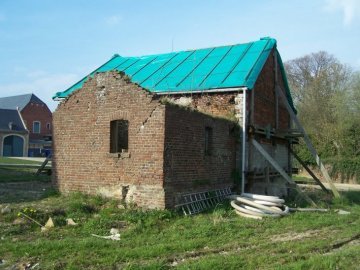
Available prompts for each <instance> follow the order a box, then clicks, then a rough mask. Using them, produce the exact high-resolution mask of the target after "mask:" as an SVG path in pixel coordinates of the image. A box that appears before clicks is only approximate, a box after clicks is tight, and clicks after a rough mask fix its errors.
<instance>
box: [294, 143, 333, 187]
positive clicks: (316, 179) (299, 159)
mask: <svg viewBox="0 0 360 270" xmlns="http://www.w3.org/2000/svg"><path fill="white" fill-rule="evenodd" d="M290 152H291V154H292V155H293V156H294V158H296V159H297V161H299V162H300V164H301V166H303V167H304V169H305V170H306V171H307V172H308V173H309V174H310V175H311V177H312V178H313V179H314V180H315V182H316V183H318V184H319V186H320V187H321V188H322V189H323V190H324V191H325V192H326V193H329V191H328V190H327V188H326V187H325V186H324V185H323V183H321V181H320V179H319V178H317V177H316V175H315V174H314V173H313V172H312V171H311V170H310V168H309V167H308V166H307V165H306V164H305V163H304V161H302V160H301V158H300V157H299V156H298V155H297V154H295V152H294V151H293V150H292V149H290Z"/></svg>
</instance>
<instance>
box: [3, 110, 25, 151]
mask: <svg viewBox="0 0 360 270" xmlns="http://www.w3.org/2000/svg"><path fill="white" fill-rule="evenodd" d="M28 143H29V131H28V130H27V129H26V127H25V123H24V120H23V119H22V117H21V114H20V112H19V111H18V110H9V109H0V156H5V157H23V156H27V152H28Z"/></svg>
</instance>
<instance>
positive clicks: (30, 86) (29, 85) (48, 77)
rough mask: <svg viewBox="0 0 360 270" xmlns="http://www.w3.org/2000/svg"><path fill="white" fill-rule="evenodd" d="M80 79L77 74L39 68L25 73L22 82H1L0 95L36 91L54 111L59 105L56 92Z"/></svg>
mask: <svg viewBox="0 0 360 270" xmlns="http://www.w3.org/2000/svg"><path fill="white" fill-rule="evenodd" d="M79 79H80V76H78V75H77V74H71V73H69V74H47V73H46V72H43V71H40V70H39V71H35V72H30V73H28V74H25V76H24V80H23V81H21V82H16V83H9V84H0V96H2V97H5V96H14V95H21V94H27V93H34V94H35V95H37V96H38V97H39V98H40V99H41V100H42V101H44V102H45V103H46V104H47V105H48V107H49V108H50V110H51V111H54V110H55V108H56V106H57V102H55V101H53V100H52V97H53V96H54V94H55V93H56V92H59V91H63V90H66V89H67V88H68V87H70V86H71V85H73V84H74V83H76V82H77V81H78V80H79Z"/></svg>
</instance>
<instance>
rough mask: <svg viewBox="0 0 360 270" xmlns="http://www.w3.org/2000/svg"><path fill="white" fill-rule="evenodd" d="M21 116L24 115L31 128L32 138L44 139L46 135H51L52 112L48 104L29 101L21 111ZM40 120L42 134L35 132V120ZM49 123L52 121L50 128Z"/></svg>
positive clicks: (30, 136) (27, 124)
mask: <svg viewBox="0 0 360 270" xmlns="http://www.w3.org/2000/svg"><path fill="white" fill-rule="evenodd" d="M21 116H22V117H23V119H24V121H25V123H26V127H27V129H28V130H29V132H30V134H29V138H30V140H34V139H35V140H36V139H43V137H44V136H48V135H51V129H52V114H51V111H50V110H49V108H48V107H47V106H46V104H44V103H42V104H39V103H32V102H31V103H29V104H28V105H26V106H25V108H24V109H23V110H22V111H21ZM34 121H39V122H40V123H41V125H40V128H41V129H40V134H39V133H33V122H34ZM47 123H50V130H48V129H47Z"/></svg>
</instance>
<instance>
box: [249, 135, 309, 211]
mask: <svg viewBox="0 0 360 270" xmlns="http://www.w3.org/2000/svg"><path fill="white" fill-rule="evenodd" d="M251 143H252V145H254V146H255V148H256V149H257V150H258V151H259V153H260V154H261V155H263V157H264V158H265V159H266V160H267V161H269V163H270V164H271V165H272V166H273V167H274V168H275V169H276V170H277V171H278V172H279V173H280V174H281V176H282V177H284V178H285V180H286V181H288V182H289V183H290V184H293V185H294V186H295V189H296V190H297V191H298V192H299V194H301V195H302V196H303V197H304V199H305V200H306V201H307V202H308V203H310V204H312V205H313V206H316V203H315V202H314V201H313V200H312V199H311V198H310V197H309V196H307V195H306V194H305V193H304V192H302V190H301V189H300V188H299V187H298V185H297V184H296V183H295V182H294V181H293V180H292V179H291V177H290V176H289V175H288V174H287V173H286V172H285V171H284V170H283V168H281V166H280V165H279V164H278V163H277V162H276V161H275V159H273V158H272V157H271V156H270V155H269V154H268V152H266V150H265V149H264V148H263V147H262V146H261V145H260V144H259V143H258V142H257V141H256V140H254V139H251Z"/></svg>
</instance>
